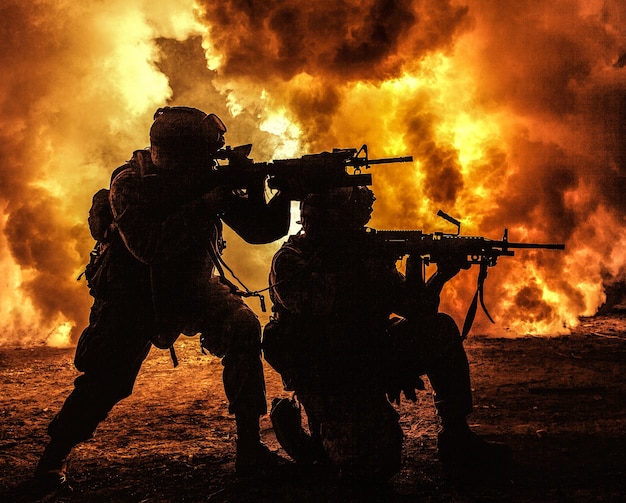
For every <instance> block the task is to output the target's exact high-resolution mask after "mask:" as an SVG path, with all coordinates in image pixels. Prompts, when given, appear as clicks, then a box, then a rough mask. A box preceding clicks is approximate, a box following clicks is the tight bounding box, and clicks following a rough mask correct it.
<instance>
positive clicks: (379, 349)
mask: <svg viewBox="0 0 626 503" xmlns="http://www.w3.org/2000/svg"><path fill="white" fill-rule="evenodd" d="M358 236H359V231H355V232H352V233H350V232H343V233H337V234H335V235H333V234H332V233H330V234H328V233H325V234H324V235H323V236H319V237H318V236H315V237H313V236H309V235H307V234H300V235H297V236H291V237H290V238H289V240H288V242H287V243H285V244H284V245H283V247H282V248H281V249H280V250H279V251H278V252H277V253H276V255H275V256H274V259H273V262H272V268H271V272H270V285H273V288H272V289H271V290H270V293H271V298H272V301H273V303H274V310H275V320H274V321H272V322H270V324H269V325H268V326H267V327H266V329H265V332H264V341H263V347H264V352H265V358H266V360H267V361H268V362H269V363H270V364H271V365H272V366H273V367H274V368H275V369H276V370H277V371H279V372H280V373H281V375H282V377H283V381H284V383H285V387H286V389H288V390H295V392H296V394H297V396H298V397H299V399H300V401H301V403H302V404H303V406H304V409H305V411H306V413H307V415H308V417H309V424H310V425H312V429H311V434H312V436H313V437H314V438H317V439H318V440H319V442H321V444H322V446H323V448H324V451H325V452H326V454H327V455H328V457H329V459H330V461H331V462H332V463H333V464H335V465H336V466H337V467H338V468H339V469H340V470H341V471H342V472H346V473H348V474H349V475H356V476H359V477H383V478H385V477H388V476H390V475H392V474H393V473H395V472H396V471H398V470H399V467H400V458H401V448H402V431H401V429H400V426H399V424H398V414H397V412H396V411H395V409H394V408H393V406H392V405H391V403H390V402H389V400H388V397H389V399H394V398H397V397H398V396H399V392H400V390H404V391H405V394H406V392H407V391H408V392H409V395H410V394H411V393H412V392H413V390H414V389H416V388H420V387H421V386H422V385H423V384H422V382H421V380H420V375H424V374H427V375H428V377H429V379H430V381H431V384H432V386H433V388H434V390H435V393H436V398H435V400H436V405H437V408H438V411H439V414H440V415H442V416H443V415H446V414H447V415H448V417H450V416H459V417H462V418H464V417H465V416H466V415H467V414H468V413H469V412H470V411H471V408H472V405H471V391H470V386H469V368H468V364H467V359H466V357H465V352H464V350H463V347H462V344H461V338H460V335H459V332H458V329H457V327H456V324H455V323H454V321H453V320H452V319H451V318H450V317H449V316H447V315H444V314H441V313H437V306H438V301H439V299H438V296H437V298H436V299H428V298H426V296H425V294H424V292H423V291H422V292H420V291H410V290H409V289H408V288H407V284H406V281H405V278H404V276H403V275H402V274H401V273H400V272H399V271H398V270H397V269H396V264H395V260H394V259H393V258H391V259H390V258H389V257H384V256H380V255H377V254H376V253H373V254H372V253H367V252H366V251H364V250H361V249H359V246H358V244H359V237H358ZM393 314H397V315H401V316H398V317H393V318H392V317H391V316H392V315H393Z"/></svg>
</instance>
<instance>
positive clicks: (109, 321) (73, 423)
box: [48, 301, 150, 454]
mask: <svg viewBox="0 0 626 503" xmlns="http://www.w3.org/2000/svg"><path fill="white" fill-rule="evenodd" d="M141 314H142V313H141V310H140V309H133V308H129V307H128V306H116V305H110V304H106V303H103V302H99V301H96V302H95V303H94V307H93V308H92V313H91V317H90V325H89V327H87V328H86V329H85V331H84V332H83V334H82V336H81V339H80V341H79V344H78V346H77V351H76V357H75V364H76V367H77V368H78V369H79V370H81V371H82V372H83V374H82V375H80V376H79V377H77V378H76V380H75V381H74V389H73V391H72V392H71V393H70V395H69V396H68V397H67V399H66V400H65V402H64V404H63V406H62V407H61V410H60V411H59V413H58V414H57V415H56V416H55V417H54V419H53V420H52V422H51V423H50V425H49V427H48V433H49V435H50V437H51V444H53V445H54V446H56V447H55V448H56V450H57V451H58V452H62V451H63V450H67V452H69V450H70V449H71V448H72V447H73V446H75V445H77V444H78V443H80V442H83V441H85V440H88V439H89V438H91V437H92V436H93V433H94V431H95V429H96V427H97V426H98V424H99V423H100V422H101V421H103V420H104V419H105V418H106V417H107V415H108V413H109V412H110V410H111V409H112V408H113V406H114V405H115V404H116V403H117V402H119V401H120V400H122V399H123V398H126V397H127V396H129V395H130V394H131V393H132V389H133V386H134V383H135V379H136V377H137V374H138V372H139V369H140V368H141V365H142V363H143V361H144V360H145V358H146V356H147V355H148V352H149V351H150V342H149V340H148V339H147V338H146V336H145V333H144V332H145V331H144V330H142V323H140V322H139V321H138V320H141ZM66 454H67V453H66Z"/></svg>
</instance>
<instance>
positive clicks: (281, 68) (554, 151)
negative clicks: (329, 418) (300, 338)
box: [0, 0, 626, 345]
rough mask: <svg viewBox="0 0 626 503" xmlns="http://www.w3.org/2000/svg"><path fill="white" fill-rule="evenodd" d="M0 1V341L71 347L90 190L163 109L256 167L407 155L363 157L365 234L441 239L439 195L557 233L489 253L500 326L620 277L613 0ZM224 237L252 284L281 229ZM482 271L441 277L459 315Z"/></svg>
mask: <svg viewBox="0 0 626 503" xmlns="http://www.w3.org/2000/svg"><path fill="white" fill-rule="evenodd" d="M0 13H1V14H2V17H1V18H2V21H1V23H2V32H1V33H2V39H3V40H2V41H3V46H4V47H5V50H4V51H3V53H2V55H1V56H0V59H1V61H2V63H3V68H4V69H5V71H4V76H3V79H2V81H1V82H0V86H2V94H1V95H0V96H1V99H2V110H3V114H2V117H1V118H0V135H1V138H2V141H1V142H0V159H1V160H2V162H1V163H0V207H1V208H2V218H1V219H0V229H1V231H2V233H1V234H0V271H2V273H3V274H2V277H3V278H4V280H3V281H4V285H3V295H2V298H0V324H1V328H2V330H1V331H0V334H1V335H0V343H1V344H5V345H26V344H33V343H43V342H47V343H48V344H51V345H63V344H72V343H75V341H76V339H77V337H78V335H79V334H80V331H81V330H82V328H83V327H84V326H85V324H86V322H87V317H88V313H89V306H90V298H89V296H88V294H87V289H86V287H85V285H84V284H83V283H82V282H77V281H76V277H77V276H78V275H79V274H80V272H81V271H82V270H83V268H84V264H85V262H86V261H87V259H88V255H89V251H90V249H91V247H92V246H93V242H92V240H91V238H90V236H89V232H88V230H87V226H86V217H87V211H88V208H89V205H90V203H91V196H92V194H93V193H94V192H95V191H96V190H98V189H99V188H101V187H104V186H108V183H109V176H110V173H111V172H112V171H113V169H115V168H116V167H117V166H119V165H121V164H122V163H123V162H124V161H125V160H126V159H128V158H129V157H130V155H131V154H132V151H133V150H135V149H137V148H143V147H144V146H146V145H147V144H148V130H149V127H150V123H151V119H152V114H153V113H154V110H155V109H156V108H158V107H160V106H164V105H168V104H169V105H186V106H194V107H197V108H200V109H202V110H204V111H207V112H213V113H216V114H217V115H219V116H220V117H221V118H222V119H223V120H224V122H225V123H226V124H227V126H228V129H229V132H228V133H227V142H228V143H229V144H231V145H239V144H243V143H253V145H254V148H253V151H252V156H253V157H254V159H255V160H257V161H267V160H270V159H276V158H287V157H299V156H301V155H304V154H306V153H315V152H319V151H322V150H330V149H332V148H334V147H341V148H345V147H357V148H358V147H360V146H361V145H362V144H363V143H367V144H368V146H369V150H370V153H371V155H372V157H387V156H395V155H413V156H414V158H415V163H414V164H413V165H404V164H399V165H389V166H377V167H373V168H372V170H373V173H372V174H373V178H374V186H373V190H374V192H375V193H376V197H377V202H376V204H375V206H374V218H373V220H372V222H371V225H372V226H373V227H375V228H379V229H383V228H396V229H400V228H405V229H423V230H424V232H433V231H435V230H442V231H445V232H451V231H453V230H454V229H450V228H449V227H450V224H449V223H446V222H445V221H443V220H441V219H439V218H437V217H436V213H437V210H439V209H442V210H444V211H445V212H446V213H448V214H450V215H452V216H454V217H455V218H457V219H459V220H461V222H462V228H461V229H462V234H464V235H482V236H486V237H489V238H492V239H500V238H501V237H502V233H503V231H504V229H505V228H508V229H509V236H510V239H511V241H526V242H529V241H530V242H540V243H541V242H561V243H565V244H566V251H565V252H554V251H518V252H517V253H516V256H515V257H513V258H508V257H503V258H501V259H500V261H499V263H498V265H497V267H495V268H491V269H490V272H489V277H488V278H487V281H486V284H485V301H486V304H487V306H488V307H489V310H490V314H491V315H492V317H493V318H494V320H496V323H497V325H496V326H495V329H494V328H491V326H490V324H489V323H485V320H486V317H485V316H482V317H481V316H480V315H478V316H477V320H476V323H475V327H474V332H477V331H481V332H487V331H488V330H494V333H499V334H502V332H503V331H504V330H508V333H511V334H528V333H533V334H555V333H567V331H568V330H569V329H570V328H571V327H573V326H575V325H576V324H577V322H578V318H579V317H580V316H582V315H593V314H594V313H595V312H596V311H597V309H598V307H599V306H600V305H601V304H602V303H603V302H604V300H605V293H604V291H605V287H606V286H607V285H608V284H610V283H612V282H618V281H623V280H624V251H623V250H624V249H626V231H625V228H624V216H625V214H626V204H625V201H626V200H625V199H624V197H623V193H624V190H623V189H624V181H625V179H626V178H625V177H626V149H625V148H624V138H626V92H625V91H626V69H625V68H624V67H625V66H626V63H625V62H626V12H625V11H624V9H623V7H622V5H621V2H620V1H619V0H606V1H600V0H557V1H554V2H543V1H541V0H530V1H527V2H518V3H517V4H516V5H515V6H514V8H513V7H512V6H511V5H510V4H508V3H506V2H496V1H492V0H465V1H463V0H457V1H452V0H446V1H440V0H402V1H396V2H391V1H389V0H341V1H338V2H321V1H315V0H313V1H310V0H309V1H304V0H291V1H289V2H287V1H284V0H283V1H281V0H277V1H276V2H269V3H268V2H260V3H259V2H257V3H252V2H247V1H245V2H244V1H241V0H231V1H228V0H226V1H224V2H208V1H206V0H197V1H195V2H194V1H193V0H164V1H162V2H159V3H158V4H154V2H146V1H144V0H126V1H124V2H121V1H119V0H113V1H110V2H106V3H102V2H96V1H87V2H83V3H81V4H80V5H77V4H76V3H75V2H70V1H68V0H61V1H59V0H54V1H53V0H38V1H37V2H34V3H33V2H31V3H26V4H25V3H23V2H18V1H17V0H8V1H6V2H4V3H3V6H2V7H0ZM294 220H297V215H294ZM227 241H228V244H229V245H228V248H227V250H226V255H225V259H226V260H227V261H228V262H229V264H230V266H231V267H232V268H233V269H235V270H236V271H237V274H238V276H239V277H241V278H242V279H243V280H244V282H245V283H246V284H247V285H248V286H250V287H251V288H253V289H256V288H259V289H261V288H264V287H265V286H266V285H267V271H268V268H269V262H270V259H271V256H272V254H273V253H274V251H275V250H276V248H277V246H278V245H279V243H275V244H273V245H269V246H265V247H251V246H248V245H245V244H244V243H243V242H241V240H239V238H237V237H236V236H234V235H232V233H229V234H228V235H227ZM474 269H476V268H474ZM476 274H477V271H475V270H470V271H468V272H463V273H461V274H460V275H459V276H458V277H457V278H455V279H454V280H453V281H452V282H451V283H450V285H449V286H447V287H446V289H445V290H444V295H443V299H442V309H443V310H445V311H447V312H450V313H451V314H453V315H454V316H455V317H456V318H457V321H458V322H459V323H462V321H463V316H464V314H465V310H466V309H467V306H468V305H469V302H470V301H471V298H472V295H473V291H474V288H475V284H476V279H475V278H476ZM255 307H256V306H255Z"/></svg>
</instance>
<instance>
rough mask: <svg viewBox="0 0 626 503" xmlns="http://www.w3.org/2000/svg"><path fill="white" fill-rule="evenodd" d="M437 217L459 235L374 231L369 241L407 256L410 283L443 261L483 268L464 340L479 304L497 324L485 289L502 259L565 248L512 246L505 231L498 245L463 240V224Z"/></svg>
mask: <svg viewBox="0 0 626 503" xmlns="http://www.w3.org/2000/svg"><path fill="white" fill-rule="evenodd" d="M437 215H438V216H440V217H442V218H444V219H445V220H447V221H449V222H451V223H453V224H454V225H456V227H457V232H456V234H447V233H443V232H435V233H433V234H424V233H423V232H422V231H420V230H375V229H367V233H366V241H367V245H368V246H367V247H368V249H370V250H375V253H377V254H385V255H389V256H393V257H395V258H396V259H401V258H403V257H405V256H408V257H409V258H410V260H411V262H412V265H411V270H409V269H410V268H409V263H407V281H409V280H411V281H415V280H416V279H415V278H418V279H419V280H421V281H423V282H425V281H426V277H425V266H426V265H429V264H437V263H439V262H441V261H446V260H450V259H453V260H456V261H458V263H459V265H460V266H461V268H465V269H468V268H470V267H471V266H472V265H474V264H476V265H479V266H480V271H479V274H478V286H477V289H476V293H475V294H474V298H473V300H472V303H471V304H470V307H469V309H468V311H467V315H466V317H465V323H464V326H463V331H462V337H463V338H465V337H466V336H467V334H468V333H469V330H470V328H471V326H472V323H473V321H474V316H475V314H476V308H477V304H478V301H480V305H481V307H482V308H483V310H484V312H485V314H486V315H487V318H489V321H491V322H492V323H494V321H493V319H492V318H491V315H490V314H489V311H487V308H486V307H485V302H484V299H483V286H484V282H485V279H486V277H487V269H488V268H489V267H493V266H495V265H496V263H497V260H498V258H499V257H501V256H504V257H512V256H514V254H515V251H514V250H517V249H543V250H564V249H565V245H564V244H556V243H555V244H550V243H547V244H544V243H512V242H510V241H509V239H508V229H505V230H504V236H503V237H502V240H500V241H496V240H492V239H488V238H485V237H482V236H461V235H460V234H461V223H460V222H459V221H458V220H456V219H455V218H453V217H451V216H449V215H447V214H446V213H444V212H443V211H441V210H439V212H438V213H437Z"/></svg>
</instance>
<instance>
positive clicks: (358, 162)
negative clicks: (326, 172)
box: [348, 155, 413, 166]
mask: <svg viewBox="0 0 626 503" xmlns="http://www.w3.org/2000/svg"><path fill="white" fill-rule="evenodd" d="M396 162H413V156H412V155H408V156H405V157H385V158H384V159H361V158H359V157H357V158H352V159H349V160H348V165H352V164H356V165H359V166H362V165H368V164H392V163H396Z"/></svg>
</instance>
